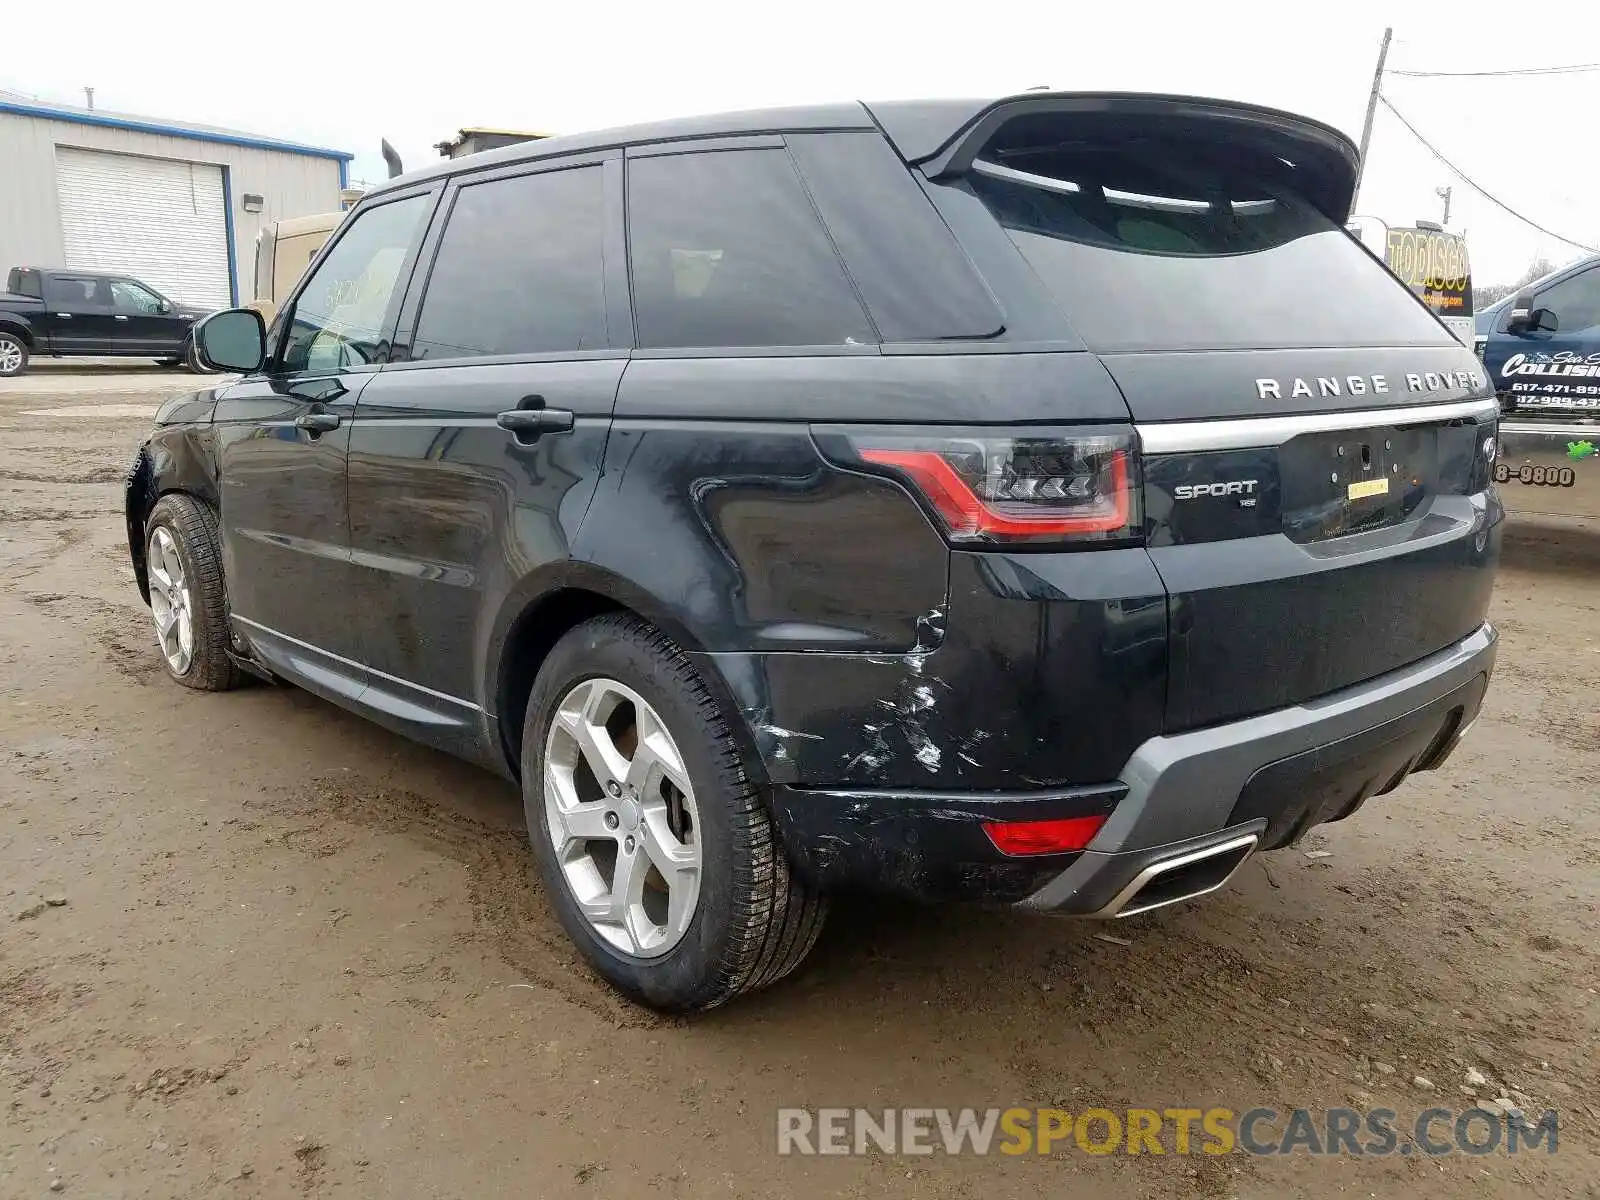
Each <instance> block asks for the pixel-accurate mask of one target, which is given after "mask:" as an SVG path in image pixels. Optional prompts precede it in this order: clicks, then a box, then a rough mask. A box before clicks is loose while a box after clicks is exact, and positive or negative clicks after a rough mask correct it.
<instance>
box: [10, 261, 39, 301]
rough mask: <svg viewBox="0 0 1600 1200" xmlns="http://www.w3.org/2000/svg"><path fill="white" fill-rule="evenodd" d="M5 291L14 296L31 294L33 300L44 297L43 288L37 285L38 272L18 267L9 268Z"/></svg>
mask: <svg viewBox="0 0 1600 1200" xmlns="http://www.w3.org/2000/svg"><path fill="white" fill-rule="evenodd" d="M6 291H8V292H10V293H11V294H12V295H14V296H32V297H33V298H34V299H35V300H42V299H43V298H44V290H43V289H42V288H41V287H40V286H39V272H37V271H24V270H22V269H21V268H20V267H12V268H11V276H10V278H9V279H8V280H7V281H6Z"/></svg>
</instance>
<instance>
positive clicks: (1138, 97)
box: [870, 92, 1360, 225]
mask: <svg viewBox="0 0 1600 1200" xmlns="http://www.w3.org/2000/svg"><path fill="white" fill-rule="evenodd" d="M870 108H871V111H872V113H873V116H874V118H875V119H876V120H877V121H878V123H879V125H880V127H881V128H882V129H883V131H884V133H885V134H886V135H887V136H888V138H889V140H890V141H891V142H892V143H894V146H895V148H896V149H897V150H898V151H899V152H900V154H901V156H902V157H903V158H905V160H906V161H907V162H908V163H910V164H912V165H913V166H918V167H920V168H921V169H922V171H923V173H924V174H926V175H927V176H928V177H929V178H930V179H937V178H940V177H941V176H953V175H960V174H963V173H964V172H965V171H966V170H967V168H968V167H970V166H971V165H972V160H973V159H974V158H976V157H977V155H978V152H979V151H980V150H982V149H983V147H984V146H986V145H987V144H988V143H989V141H990V139H992V138H993V137H994V135H995V134H996V132H998V131H999V129H1000V128H1001V126H1003V125H1005V124H1006V123H1007V122H1009V121H1012V120H1015V119H1016V118H1018V117H1045V116H1049V115H1050V114H1060V115H1061V116H1062V117H1067V118H1070V117H1079V118H1093V119H1098V120H1100V121H1107V122H1111V121H1117V120H1119V119H1126V120H1128V121H1130V122H1134V123H1137V122H1139V121H1141V120H1146V121H1159V122H1161V123H1163V124H1166V123H1169V122H1170V123H1172V124H1175V125H1180V126H1185V127H1188V128H1191V129H1194V128H1209V129H1212V130H1215V131H1216V132H1218V133H1220V134H1223V135H1225V136H1228V137H1229V138H1230V139H1231V138H1233V137H1236V136H1238V135H1241V134H1247V135H1248V137H1249V138H1250V139H1251V140H1253V141H1255V142H1256V143H1257V144H1258V145H1260V146H1262V148H1263V149H1266V150H1268V151H1270V152H1271V153H1273V154H1274V155H1276V156H1277V157H1279V158H1281V159H1283V160H1284V161H1285V162H1287V163H1290V164H1292V165H1293V167H1294V170H1295V173H1296V176H1297V178H1298V180H1299V187H1300V190H1301V191H1302V192H1303V194H1304V195H1305V196H1306V198H1307V199H1308V200H1310V201H1311V202H1312V203H1313V204H1314V205H1316V207H1317V208H1318V209H1319V210H1320V211H1321V212H1323V213H1324V214H1325V215H1326V216H1327V217H1328V218H1329V219H1330V220H1333V221H1335V222H1337V223H1338V224H1340V225H1343V224H1344V222H1345V221H1346V219H1348V217H1349V215H1350V207H1351V204H1352V203H1353V201H1354V199H1355V181H1356V167H1357V164H1358V163H1359V161H1360V154H1359V152H1358V151H1357V149H1356V146H1355V143H1354V142H1352V141H1351V140H1350V139H1349V138H1348V137H1346V136H1345V135H1344V134H1342V133H1340V132H1339V131H1338V130H1337V129H1334V128H1333V127H1332V126H1331V125H1324V124H1322V123H1321V122H1320V121H1313V120H1311V119H1310V118H1309V117H1301V116H1296V115H1295V114H1293V113H1287V112H1282V111H1280V110H1278V109H1274V108H1262V107H1260V106H1258V105H1253V104H1239V103H1235V102H1233V101H1230V100H1208V99H1204V98H1199V97H1194V96H1167V95H1151V94H1148V93H1140V92H1027V93H1025V94H1023V95H1019V96H1009V97H1006V98H1005V99H1002V100H996V101H991V102H987V103H985V102H971V103H968V104H962V105H955V104H951V105H941V106H938V107H937V108H929V107H921V108H917V107H914V106H912V105H899V104H886V105H872V106H870Z"/></svg>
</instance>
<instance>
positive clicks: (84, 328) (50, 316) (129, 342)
mask: <svg viewBox="0 0 1600 1200" xmlns="http://www.w3.org/2000/svg"><path fill="white" fill-rule="evenodd" d="M209 311H211V310H210V309H208V308H198V307H195V306H193V305H184V304H178V303H175V302H174V301H171V300H168V299H167V298H166V297H165V296H163V295H162V294H161V293H160V292H158V291H156V290H155V289H154V288H152V287H151V286H150V285H149V284H147V283H141V282H139V280H137V279H133V278H130V277H129V276H126V275H114V274H109V273H106V272H100V271H65V270H62V271H57V270H50V269H41V268H38V267H12V268H11V271H10V273H9V274H8V275H7V276H6V287H5V291H4V292H0V379H4V378H8V377H10V376H12V375H20V374H22V372H24V371H26V370H27V369H28V360H29V359H30V358H32V357H33V356H34V355H36V354H46V355H50V356H51V357H53V358H78V357H82V356H86V355H116V356H118V357H127V358H154V359H159V360H161V361H163V362H165V363H168V364H169V365H172V366H177V365H179V364H183V365H188V364H189V363H190V362H191V358H192V356H191V353H190V341H189V329H190V326H192V325H193V324H194V322H195V321H196V320H197V319H199V318H200V317H203V316H205V315H206V313H208V312H209Z"/></svg>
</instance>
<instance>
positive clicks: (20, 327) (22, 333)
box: [0, 317, 38, 351]
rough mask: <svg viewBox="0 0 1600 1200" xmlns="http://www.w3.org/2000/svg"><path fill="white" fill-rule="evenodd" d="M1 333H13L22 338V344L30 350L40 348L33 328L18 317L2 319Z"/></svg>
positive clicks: (0, 322) (0, 323) (0, 321)
mask: <svg viewBox="0 0 1600 1200" xmlns="http://www.w3.org/2000/svg"><path fill="white" fill-rule="evenodd" d="M0 333H13V334H16V336H17V337H18V338H20V339H21V340H22V344H23V345H24V346H26V347H27V348H28V349H29V350H30V351H32V350H36V349H38V346H37V344H36V343H35V341H34V338H33V328H32V327H31V326H30V325H29V324H28V323H27V322H26V321H24V320H22V319H20V318H18V317H7V318H5V319H4V320H0Z"/></svg>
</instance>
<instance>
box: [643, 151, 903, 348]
mask: <svg viewBox="0 0 1600 1200" xmlns="http://www.w3.org/2000/svg"><path fill="white" fill-rule="evenodd" d="M628 236H629V256H630V266H631V269H632V273H633V303H634V319H635V322H636V324H637V336H638V343H639V345H640V346H641V347H701V348H704V347H720V346H727V347H734V346H842V345H849V344H865V343H872V342H875V341H876V340H877V338H876V336H875V335H874V333H873V331H872V327H871V325H870V324H869V323H868V322H867V318H866V314H865V313H864V312H863V311H862V308H861V302H860V300H859V299H857V297H856V294H855V291H854V289H853V288H852V287H851V286H850V280H849V279H848V277H846V275H845V272H844V267H843V266H842V265H841V264H840V262H839V257H838V255H837V253H835V251H834V248H833V244H832V243H831V242H830V241H829V240H828V235H827V234H826V233H825V232H824V231H823V228H822V223H821V221H820V220H819V219H818V217H817V213H816V209H815V208H813V207H812V204H811V198H810V197H809V196H808V195H807V194H806V190H805V188H804V187H803V186H802V185H801V182H800V177H799V175H798V174H797V173H796V172H795V169H794V164H793V163H792V162H791V161H790V159H789V155H788V153H787V152H786V151H784V150H781V149H770V150H764V149H763V150H724V151H712V152H704V153H695V154H671V155H663V156H660V157H651V158H631V159H629V161H628Z"/></svg>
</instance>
